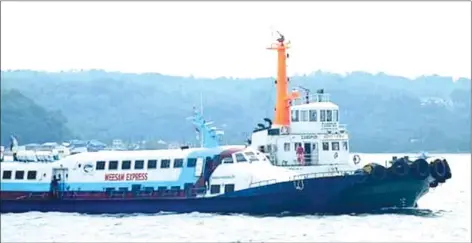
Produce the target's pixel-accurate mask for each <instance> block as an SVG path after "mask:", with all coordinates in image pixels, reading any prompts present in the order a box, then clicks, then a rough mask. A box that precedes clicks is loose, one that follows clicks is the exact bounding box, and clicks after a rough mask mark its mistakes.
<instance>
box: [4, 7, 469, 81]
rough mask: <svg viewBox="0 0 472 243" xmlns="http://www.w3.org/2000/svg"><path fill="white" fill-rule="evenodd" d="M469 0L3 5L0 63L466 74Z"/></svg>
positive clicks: (207, 72)
mask: <svg viewBox="0 0 472 243" xmlns="http://www.w3.org/2000/svg"><path fill="white" fill-rule="evenodd" d="M470 18H471V8H470V2H219V3H214V2H195V3H192V2H173V3H172V2H2V7H1V68H2V70H6V69H35V70H49V71H57V70H70V69H92V68H95V69H105V70H110V71H124V72H159V73H163V74H173V75H183V76H188V75H194V76H200V77H201V76H205V77H215V76H233V77H256V76H274V75H275V68H276V66H275V65H276V56H275V53H271V51H268V50H266V49H265V48H266V47H267V46H269V45H270V43H271V38H272V36H271V35H272V32H273V30H280V31H281V32H283V33H284V34H285V36H286V37H287V39H289V40H291V42H292V46H293V49H292V50H291V51H290V53H291V58H290V61H289V64H288V68H289V74H299V73H310V72H312V71H315V70H323V71H331V72H336V73H345V72H351V71H367V72H372V73H377V72H385V73H388V74H394V75H400V76H406V77H416V76H419V75H429V74H438V75H447V76H453V77H467V78H470V77H471V19H470Z"/></svg>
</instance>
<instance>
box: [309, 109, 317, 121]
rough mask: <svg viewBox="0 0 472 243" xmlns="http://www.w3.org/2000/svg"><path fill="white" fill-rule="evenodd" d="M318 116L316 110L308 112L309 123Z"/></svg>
mask: <svg viewBox="0 0 472 243" xmlns="http://www.w3.org/2000/svg"><path fill="white" fill-rule="evenodd" d="M317 115H318V111H317V110H310V121H316V116H317Z"/></svg>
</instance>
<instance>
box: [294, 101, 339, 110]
mask: <svg viewBox="0 0 472 243" xmlns="http://www.w3.org/2000/svg"><path fill="white" fill-rule="evenodd" d="M338 108H339V106H338V105H336V104H334V103H333V102H315V103H309V104H301V105H294V106H292V110H294V109H307V110H308V109H338Z"/></svg>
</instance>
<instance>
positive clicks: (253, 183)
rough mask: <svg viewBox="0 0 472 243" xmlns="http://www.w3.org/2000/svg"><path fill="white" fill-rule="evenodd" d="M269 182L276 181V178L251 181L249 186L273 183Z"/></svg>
mask: <svg viewBox="0 0 472 243" xmlns="http://www.w3.org/2000/svg"><path fill="white" fill-rule="evenodd" d="M271 182H274V183H276V182H277V180H276V179H269V180H263V181H256V182H251V183H250V184H249V187H256V186H263V185H269V184H273V183H271Z"/></svg>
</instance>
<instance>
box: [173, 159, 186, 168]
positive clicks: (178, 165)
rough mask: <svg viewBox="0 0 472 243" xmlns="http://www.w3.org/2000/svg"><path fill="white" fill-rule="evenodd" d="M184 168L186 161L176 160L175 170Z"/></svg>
mask: <svg viewBox="0 0 472 243" xmlns="http://www.w3.org/2000/svg"><path fill="white" fill-rule="evenodd" d="M182 166H184V159H174V168H182Z"/></svg>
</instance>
